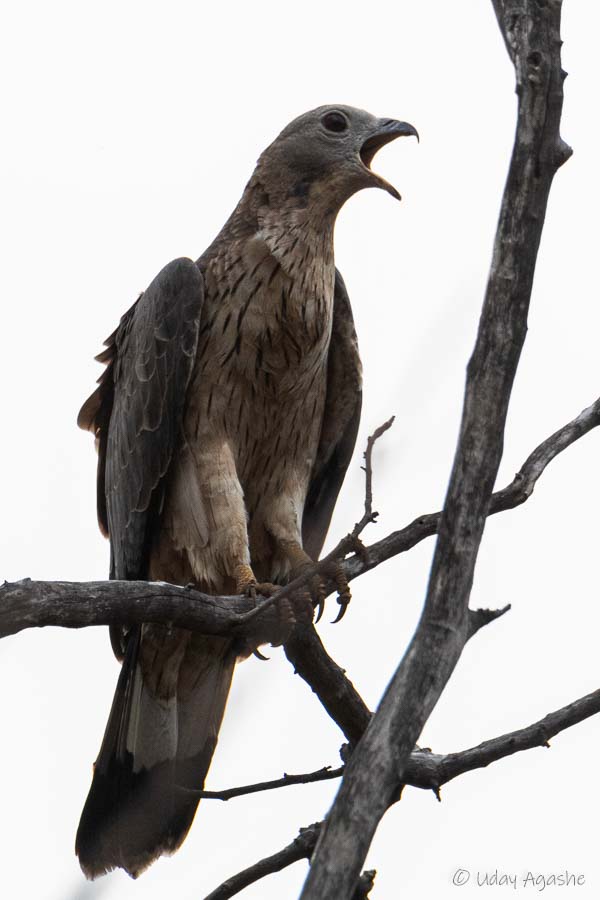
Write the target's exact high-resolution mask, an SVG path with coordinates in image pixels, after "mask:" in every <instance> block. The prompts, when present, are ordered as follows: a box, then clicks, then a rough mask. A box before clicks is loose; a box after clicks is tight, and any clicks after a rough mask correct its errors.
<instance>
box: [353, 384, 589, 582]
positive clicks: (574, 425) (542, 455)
mask: <svg viewBox="0 0 600 900" xmlns="http://www.w3.org/2000/svg"><path fill="white" fill-rule="evenodd" d="M598 425H600V398H599V399H598V400H596V401H595V402H594V403H592V405H591V406H588V407H587V408H586V409H584V410H583V411H582V412H581V413H579V415H578V416H576V417H575V418H574V419H573V420H572V421H571V422H569V423H568V424H567V425H564V426H563V427H562V428H559V430H558V431H555V432H554V434H552V435H550V437H549V438H546V440H545V441H543V442H542V443H541V444H540V445H539V446H538V447H536V448H535V450H534V451H533V452H532V453H530V455H529V456H528V457H527V459H526V460H525V462H524V463H523V465H522V466H521V468H520V470H519V471H518V472H517V474H516V475H515V477H514V479H513V480H512V481H511V483H510V484H509V485H507V487H505V488H503V489H502V490H500V491H496V492H495V493H494V494H492V496H491V499H490V505H489V509H488V515H492V514H493V513H498V512H504V511H505V510H507V509H514V508H515V507H516V506H520V505H521V504H522V503H525V501H526V500H528V499H529V497H531V495H532V493H533V489H534V487H535V485H536V482H537V480H538V478H539V477H540V476H541V475H542V474H543V472H544V470H545V469H546V467H547V466H548V465H549V463H551V462H552V460H553V459H555V458H556V457H557V456H558V455H559V453H562V451H563V450H566V449H567V447H569V446H570V445H571V444H573V443H574V442H575V441H577V440H579V438H581V437H583V436H584V435H585V434H587V433H588V431H592V429H594V428H597V427H598ZM441 516H442V514H441V512H436V513H428V514H426V515H424V516H419V518H418V519H415V520H414V521H413V522H411V523H410V525H407V526H406V527H405V528H402V529H401V530H400V531H395V532H393V534H390V535H388V536H387V537H385V538H383V539H382V540H380V541H377V543H375V544H371V546H369V547H365V550H364V552H363V553H362V554H360V555H358V554H357V555H356V556H352V557H350V559H347V560H346V561H345V562H344V563H343V567H344V571H345V573H346V576H347V577H348V580H349V581H350V580H352V579H353V578H357V577H358V576H359V575H363V574H364V573H365V572H368V571H369V570H370V569H374V568H375V567H376V566H378V565H380V564H381V563H382V562H385V561H386V560H388V559H391V557H393V556H397V555H398V554H399V553H405V552H406V551H407V550H411V549H412V548H413V547H414V546H415V545H416V544H418V543H420V542H421V541H423V540H425V538H428V537H431V536H432V535H434V534H437V531H438V528H439V525H440V519H441Z"/></svg>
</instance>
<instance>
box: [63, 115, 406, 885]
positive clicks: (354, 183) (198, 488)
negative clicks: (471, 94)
mask: <svg viewBox="0 0 600 900" xmlns="http://www.w3.org/2000/svg"><path fill="white" fill-rule="evenodd" d="M401 135H416V131H415V129H414V128H413V127H412V126H411V125H409V124H407V123H405V122H398V121H396V120H394V119H378V118H375V117H374V116H372V115H370V114H369V113H367V112H364V111H362V110H359V109H353V108H351V107H349V106H323V107H320V108H319V109H315V110H312V111H311V112H308V113H306V114H305V115H302V116H300V117H299V118H297V119H295V120H294V121H293V122H291V123H290V124H289V125H288V126H287V128H285V129H284V130H283V131H282V132H281V134H280V135H279V137H277V138H276V140H275V141H274V142H273V143H272V144H271V145H270V146H269V147H268V148H267V149H266V150H265V151H264V153H263V154H262V155H261V157H260V159H259V161H258V164H257V166H256V169H255V171H254V174H253V175H252V177H251V179H250V181H249V182H248V185H247V186H246V189H245V190H244V193H243V195H242V198H241V200H240V202H239V203H238V205H237V206H236V208H235V210H234V211H233V213H232V215H231V217H230V218H229V220H228V221H227V222H226V224H225V225H224V226H223V228H222V230H221V231H220V233H219V234H218V236H217V237H216V238H215V240H214V241H213V243H212V244H211V245H210V247H209V248H208V250H206V251H205V252H204V253H203V254H202V256H201V257H200V258H199V259H198V260H197V261H196V262H192V260H190V259H176V260H174V261H173V262H171V263H169V264H168V265H167V266H165V268H164V269H163V270H162V271H161V272H160V273H159V274H158V275H157V276H156V278H155V279H154V281H153V282H152V283H151V284H150V286H149V287H148V289H147V290H146V291H144V293H143V294H142V295H141V296H140V297H139V299H138V300H137V302H136V303H135V304H134V305H133V306H132V307H131V309H130V310H129V311H128V312H127V313H125V315H124V316H123V318H122V319H121V322H120V324H119V327H118V328H117V329H116V331H115V332H114V334H112V335H111V336H110V337H109V338H108V340H107V341H106V344H105V346H106V349H105V350H104V351H103V353H101V354H100V355H99V357H97V358H98V359H99V360H100V361H101V362H103V363H106V365H107V368H106V369H105V371H104V373H103V375H102V377H101V378H100V380H99V387H98V389H97V390H96V391H95V393H94V394H92V396H91V397H90V398H89V399H88V400H87V401H86V403H85V404H84V406H83V408H82V409H81V412H80V414H79V419H78V423H79V425H80V426H81V427H82V428H85V429H88V430H89V431H91V432H93V433H94V434H95V436H96V442H97V448H98V454H99V460H98V517H99V522H100V527H101V529H102V531H103V532H104V534H105V535H107V536H108V537H109V538H110V551H111V561H110V577H111V578H115V579H144V580H152V581H155V580H156V581H167V582H171V583H173V584H178V585H187V584H190V583H193V584H194V585H196V586H198V588H199V589H201V590H204V591H207V592H210V593H213V594H225V595H226V594H231V593H234V592H237V593H244V592H245V593H252V592H256V591H258V592H263V593H264V592H265V590H268V585H267V586H266V587H265V586H264V585H262V584H261V582H263V581H265V582H270V583H276V584H282V583H285V581H286V580H287V579H289V578H290V577H292V576H294V575H295V574H298V573H299V572H301V571H302V568H303V567H305V566H306V565H307V563H310V562H311V561H312V560H316V559H317V558H318V556H319V553H320V552H321V548H322V546H323V542H324V540H325V535H326V532H327V529H328V527H329V522H330V519H331V515H332V512H333V507H334V505H335V501H336V498H337V495H338V492H339V490H340V487H341V484H342V481H343V479H344V474H345V471H346V468H347V466H348V463H349V461H350V457H351V455H352V451H353V447H354V442H355V438H356V432H357V429H358V423H359V416H360V406H361V365H360V359H359V355H358V348H357V343H356V335H355V331H354V324H353V320H352V312H351V308H350V302H349V300H348V295H347V293H346V288H345V286H344V282H343V280H342V277H341V275H340V274H339V272H338V271H337V270H336V268H335V265H334V258H333V229H334V223H335V219H336V216H337V214H338V212H339V210H340V208H341V207H342V205H343V204H344V203H345V201H346V200H348V198H349V197H351V196H352V194H354V193H356V192H357V191H359V190H361V189H362V188H368V187H380V188H384V189H385V190H386V191H388V192H389V193H390V194H392V196H394V197H396V198H398V199H399V194H398V192H397V191H396V190H395V188H393V187H392V186H391V185H390V184H388V183H387V182H386V181H384V179H383V178H381V177H380V176H379V175H376V174H375V173H374V172H372V171H371V168H370V164H371V161H372V159H373V156H374V155H375V153H376V151H377V150H378V149H379V148H380V147H382V146H383V145H384V144H387V143H388V142H389V141H391V140H393V139H394V138H397V137H399V136H401ZM271 586H272V585H271ZM111 640H112V644H113V649H114V650H115V653H116V655H117V657H118V658H119V659H121V660H122V668H121V674H120V677H119V680H118V684H117V689H116V693H115V697H114V700H113V704H112V708H111V711H110V715H109V719H108V724H107V726H106V732H105V734H104V740H103V742H102V747H101V749H100V753H99V756H98V759H97V762H96V764H95V767H94V775H93V781H92V786H91V788H90V792H89V795H88V798H87V801H86V804H85V808H84V810H83V814H82V817H81V822H80V825H79V830H78V833H77V844H76V850H77V854H78V856H79V860H80V863H81V866H82V868H83V871H84V872H85V874H86V875H87V876H88V877H89V878H94V877H96V876H98V875H101V874H103V873H105V872H108V871H110V870H111V869H114V868H115V867H121V868H123V869H125V870H126V871H127V872H129V874H130V875H132V876H134V877H135V876H137V875H139V874H140V872H142V871H143V870H144V869H145V868H146V867H147V866H148V865H150V863H152V862H153V861H154V860H155V859H156V858H157V857H158V856H160V855H161V854H163V853H173V852H174V851H175V850H176V849H177V848H178V847H179V846H180V844H181V843H182V841H183V840H184V838H185V836H186V834H187V832H188V830H189V827H190V825H191V823H192V819H193V817H194V814H195V811H196V807H197V805H198V792H199V791H201V790H202V787H203V785H204V780H205V777H206V773H207V771H208V767H209V765H210V761H211V758H212V755H213V752H214V749H215V745H216V742H217V735H218V732H219V727H220V725H221V720H222V718H223V712H224V709H225V703H226V700H227V694H228V692H229V687H230V684H231V678H232V674H233V669H234V665H235V662H236V658H237V657H238V656H239V655H240V654H241V653H242V651H241V649H240V647H238V646H236V644H235V643H234V641H233V640H232V639H228V638H223V637H214V636H204V635H201V634H196V633H192V632H190V631H186V630H184V629H181V628H177V627H175V626H173V627H170V626H158V625H143V626H141V627H139V626H136V627H132V628H129V629H119V628H113V629H112V630H111ZM245 652H246V654H247V653H248V652H249V651H248V649H247V648H245Z"/></svg>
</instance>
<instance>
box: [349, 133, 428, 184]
mask: <svg viewBox="0 0 600 900" xmlns="http://www.w3.org/2000/svg"><path fill="white" fill-rule="evenodd" d="M398 137H416V139H417V140H419V133H418V131H417V129H416V128H414V127H413V126H412V125H410V124H409V123H408V122H398V121H397V120H396V119H379V120H378V121H377V124H376V126H375V128H374V129H373V131H372V132H371V134H370V135H369V136H368V137H367V139H366V140H365V141H364V142H363V144H362V146H361V148H360V160H361V162H362V164H363V166H364V167H365V168H366V169H368V170H369V172H370V173H371V175H372V176H373V179H374V180H375V181H376V182H377V185H378V187H381V188H383V189H384V191H387V192H388V194H391V195H392V197H395V198H396V200H400V199H401V197H400V194H399V193H398V191H397V190H396V188H395V187H394V186H393V185H392V184H390V183H389V182H388V181H386V180H385V178H382V177H381V176H380V175H377V174H376V173H375V172H372V171H371V163H372V162H373V157H374V156H375V154H376V153H377V151H378V150H380V149H381V148H382V147H384V146H385V145H386V144H389V143H390V141H394V140H395V139H396V138H398Z"/></svg>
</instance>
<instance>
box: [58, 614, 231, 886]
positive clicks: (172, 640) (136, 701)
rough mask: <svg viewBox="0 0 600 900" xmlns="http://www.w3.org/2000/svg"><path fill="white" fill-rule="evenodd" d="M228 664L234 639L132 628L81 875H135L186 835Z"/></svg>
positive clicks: (81, 852)
mask: <svg viewBox="0 0 600 900" xmlns="http://www.w3.org/2000/svg"><path fill="white" fill-rule="evenodd" d="M234 665H235V654H234V652H233V649H232V645H231V642H230V641H228V640H226V639H223V638H212V637H204V636H201V635H193V634H191V633H190V632H187V631H183V630H182V629H167V628H163V627H159V626H142V628H137V629H134V630H133V631H132V632H131V633H130V635H129V637H128V642H127V650H126V654H125V658H124V660H123V665H122V669H121V673H120V676H119V680H118V683H117V688H116V691H115V696H114V699H113V703H112V707H111V711H110V715H109V719H108V723H107V726H106V731H105V734H104V739H103V741H102V746H101V748H100V753H99V755H98V760H97V762H96V765H95V767H94V777H93V780H92V785H91V788H90V792H89V794H88V798H87V800H86V803H85V807H84V809H83V813H82V816H81V821H80V824H79V829H78V832H77V839H76V852H77V855H78V856H79V861H80V864H81V867H82V869H83V871H84V873H85V874H86V876H87V877H88V878H96V877H97V876H99V875H103V874H104V873H106V872H109V871H111V870H112V869H115V868H118V867H119V868H122V869H125V871H127V872H128V873H129V874H130V875H131V876H132V877H134V878H136V877H137V876H138V875H139V874H141V872H143V870H144V869H145V868H147V866H149V865H150V864H151V863H152V862H154V860H155V859H156V858H157V857H159V856H161V855H162V854H165V853H166V854H170V853H173V852H174V851H175V850H177V848H178V847H179V846H180V845H181V843H182V841H183V840H184V838H185V836H186V834H187V832H188V830H189V828H190V825H191V824H192V820H193V818H194V815H195V812H196V808H197V806H198V802H199V797H198V793H197V792H199V791H201V790H202V788H203V786H204V779H205V777H206V773H207V772H208V768H209V766H210V763H211V760H212V756H213V753H214V749H215V746H216V743H217V736H218V732H219V727H220V725H221V721H222V718H223V713H224V710H225V704H226V702H227V695H228V693H229V687H230V684H231V678H232V675H233V668H234Z"/></svg>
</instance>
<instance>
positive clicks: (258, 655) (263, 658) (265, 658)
mask: <svg viewBox="0 0 600 900" xmlns="http://www.w3.org/2000/svg"><path fill="white" fill-rule="evenodd" d="M253 656H255V657H256V658H257V659H260V660H261V662H269V660H270V659H271V657H270V656H263V655H262V653H261V652H260V650H258V649H256V650H254V651H253Z"/></svg>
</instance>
